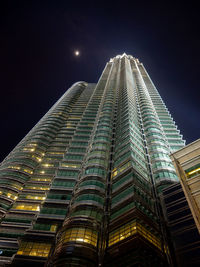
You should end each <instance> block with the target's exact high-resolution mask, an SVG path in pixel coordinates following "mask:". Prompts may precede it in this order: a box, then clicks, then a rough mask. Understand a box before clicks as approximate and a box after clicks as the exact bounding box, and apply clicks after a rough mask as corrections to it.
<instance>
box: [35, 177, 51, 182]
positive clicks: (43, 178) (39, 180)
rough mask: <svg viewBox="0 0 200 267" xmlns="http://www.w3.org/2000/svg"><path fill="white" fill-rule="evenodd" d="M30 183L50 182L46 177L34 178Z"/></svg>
mask: <svg viewBox="0 0 200 267" xmlns="http://www.w3.org/2000/svg"><path fill="white" fill-rule="evenodd" d="M31 181H38V182H50V181H51V178H47V177H34V178H31Z"/></svg>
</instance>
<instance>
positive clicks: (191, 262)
mask: <svg viewBox="0 0 200 267" xmlns="http://www.w3.org/2000/svg"><path fill="white" fill-rule="evenodd" d="M162 196H163V205H164V209H163V210H165V218H166V221H167V226H168V230H169V233H168V242H169V243H168V244H169V246H170V247H172V249H171V256H172V257H173V263H174V265H173V266H179V267H188V266H192V267H197V266H200V235H199V232H198V230H197V227H196V224H195V222H194V219H193V216H192V213H191V210H190V208H189V206H188V202H187V200H186V197H185V195H184V192H183V189H182V186H181V184H180V183H174V184H173V185H170V186H169V187H167V188H165V189H164V190H163V194H162ZM170 243H171V244H170ZM173 252H175V255H173Z"/></svg>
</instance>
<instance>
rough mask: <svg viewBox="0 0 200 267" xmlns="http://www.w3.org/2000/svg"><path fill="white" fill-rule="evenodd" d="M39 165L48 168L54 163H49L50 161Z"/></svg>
mask: <svg viewBox="0 0 200 267" xmlns="http://www.w3.org/2000/svg"><path fill="white" fill-rule="evenodd" d="M41 166H43V167H46V168H49V167H54V164H50V163H44V164H42V165H41Z"/></svg>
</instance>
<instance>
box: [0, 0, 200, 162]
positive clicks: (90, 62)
mask: <svg viewBox="0 0 200 267" xmlns="http://www.w3.org/2000/svg"><path fill="white" fill-rule="evenodd" d="M139 2H141V3H139ZM196 2H198V1H196ZM186 3H188V4H189V5H187V4H184V3H183V1H180V2H176V3H175V2H174V1H158V2H156V1H155V2H154V1H148V2H145V1H119V2H118V1H108V0H107V1H105V2H104V1H99V2H98V1H94V0H93V1H88V2H87V1H81V2H79V1H67V0H66V1H60V0H57V1H50V0H49V1H30V0H29V1H20V0H18V1H5V0H4V1H3V4H2V2H1V7H0V14H1V15H0V39H1V40H0V82H1V91H0V92H1V98H0V112H1V113H0V114H1V116H0V121H1V122H0V123H1V124H0V125H1V132H0V134H1V139H0V142H1V144H0V147H1V151H0V160H2V159H3V158H4V157H5V156H6V155H7V154H8V153H9V152H10V151H11V150H12V149H13V148H14V147H15V146H16V145H17V143H18V142H19V141H20V140H21V139H22V138H23V137H24V136H25V135H26V134H27V132H28V131H29V130H30V129H31V128H32V127H33V126H34V125H35V124H36V123H37V122H38V121H39V119H40V118H41V117H42V116H43V115H44V114H45V113H46V112H47V111H48V110H49V108H50V107H51V106H52V105H53V104H54V103H55V102H56V100H57V99H58V98H59V97H61V96H62V95H63V93H64V92H65V91H66V89H67V88H69V87H70V86H71V85H72V84H73V83H74V82H76V81H80V80H83V81H87V82H97V81H98V78H99V77H100V75H101V73H102V71H103V69H104V66H105V64H106V62H107V61H109V59H110V58H111V57H114V56H116V55H118V54H122V53H124V52H125V53H127V54H130V55H133V56H134V57H136V58H139V60H140V61H141V62H143V64H144V66H145V68H146V69H147V71H148V73H149V75H150V77H151V78H152V80H153V82H154V84H155V86H156V87H157V89H158V91H159V93H160V94H161V97H162V98H163V100H164V102H165V103H166V105H167V107H168V109H169V111H170V112H171V114H172V116H173V118H174V120H175V121H176V123H177V125H178V128H179V129H180V130H181V133H182V134H183V137H184V139H185V140H186V142H187V143H190V142H192V141H194V140H196V139H197V138H199V132H200V123H199V118H200V108H199V80H200V79H199V78H200V71H199V70H200V37H199V26H200V25H199V8H198V7H197V6H195V4H194V3H193V2H192V1H187V2H186ZM76 49H78V50H80V53H81V54H80V56H79V57H75V56H74V50H76Z"/></svg>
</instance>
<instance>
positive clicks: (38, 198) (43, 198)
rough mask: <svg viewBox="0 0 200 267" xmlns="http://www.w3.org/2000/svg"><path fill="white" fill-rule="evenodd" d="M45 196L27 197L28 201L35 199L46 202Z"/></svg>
mask: <svg viewBox="0 0 200 267" xmlns="http://www.w3.org/2000/svg"><path fill="white" fill-rule="evenodd" d="M45 198H46V196H45V195H27V196H26V199H33V200H45Z"/></svg>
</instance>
